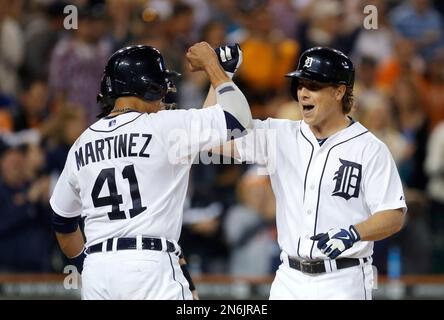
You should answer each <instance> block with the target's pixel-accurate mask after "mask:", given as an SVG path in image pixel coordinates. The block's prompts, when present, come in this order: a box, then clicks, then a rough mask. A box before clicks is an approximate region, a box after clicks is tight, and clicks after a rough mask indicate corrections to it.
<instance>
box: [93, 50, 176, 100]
mask: <svg viewBox="0 0 444 320" xmlns="http://www.w3.org/2000/svg"><path fill="white" fill-rule="evenodd" d="M178 76H179V74H178V73H177V72H175V71H169V70H168V69H167V68H166V67H165V63H164V61H163V57H162V55H161V54H160V52H159V50H157V49H156V48H154V47H150V46H145V45H135V46H130V47H126V48H123V49H120V50H119V51H117V52H115V53H114V54H113V55H112V56H111V57H110V58H109V60H108V63H107V65H106V67H105V71H104V74H103V78H102V82H101V85H100V93H99V94H98V96H97V102H99V103H100V104H102V106H103V107H105V108H109V107H111V106H113V105H114V102H115V100H116V99H117V98H118V97H123V96H135V97H139V98H141V99H143V100H147V101H155V100H161V99H163V98H164V97H165V95H166V94H167V91H168V89H169V87H170V84H171V82H172V79H174V78H176V77H178Z"/></svg>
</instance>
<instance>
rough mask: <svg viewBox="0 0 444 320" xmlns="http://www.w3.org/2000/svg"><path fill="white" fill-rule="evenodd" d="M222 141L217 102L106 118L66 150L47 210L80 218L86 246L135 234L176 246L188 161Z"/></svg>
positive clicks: (222, 123)
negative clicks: (64, 160)
mask: <svg viewBox="0 0 444 320" xmlns="http://www.w3.org/2000/svg"><path fill="white" fill-rule="evenodd" d="M226 140H227V128H226V122H225V116H224V112H223V110H222V108H221V107H220V106H219V105H216V106H213V107H210V108H205V109H202V110H195V109H191V110H174V111H160V112H157V113H152V114H146V113H139V112H127V113H124V114H120V115H118V116H113V117H105V118H103V119H100V120H99V121H97V122H96V123H94V124H93V125H92V126H91V127H89V128H88V129H87V130H85V132H83V133H82V135H81V136H80V137H79V138H78V139H77V141H76V142H75V143H74V145H73V146H72V147H71V149H70V151H69V154H68V157H67V160H66V164H65V168H64V169H63V172H62V174H61V176H60V178H59V180H58V182H57V185H56V187H55V190H54V193H53V195H52V197H51V200H50V203H51V206H52V208H53V210H54V211H55V212H56V213H57V214H58V215H60V216H63V217H68V218H69V217H76V216H79V215H81V216H82V217H85V235H86V239H87V243H86V246H87V247H88V246H91V245H94V244H97V243H99V242H102V241H104V240H106V239H109V238H115V237H136V236H139V235H143V236H149V237H164V238H166V239H170V240H175V241H178V239H179V236H180V231H181V227H182V211H183V204H184V200H185V194H186V190H187V187H188V177H189V170H190V167H191V164H192V159H193V158H194V156H195V155H197V154H198V152H199V150H201V149H206V148H211V147H214V146H219V145H220V144H222V143H224V142H225V141H226Z"/></svg>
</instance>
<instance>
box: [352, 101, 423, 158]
mask: <svg viewBox="0 0 444 320" xmlns="http://www.w3.org/2000/svg"><path fill="white" fill-rule="evenodd" d="M359 107H360V109H363V110H362V113H361V117H360V122H361V123H362V124H363V125H364V126H365V127H366V128H367V129H368V130H369V131H370V132H372V133H373V134H374V135H375V136H376V137H377V138H379V139H381V141H382V142H384V143H385V144H386V145H387V147H388V148H389V150H390V152H391V154H392V156H393V160H395V163H396V165H397V166H398V167H399V166H401V165H402V163H403V162H404V161H406V160H407V159H409V158H410V157H411V156H412V154H413V151H414V148H415V146H414V145H411V144H409V143H408V142H407V139H406V138H405V137H404V136H403V135H402V134H401V132H399V130H398V128H397V127H396V124H395V121H394V119H393V110H392V108H391V106H390V104H389V101H388V99H387V98H384V96H374V97H373V98H369V99H367V100H366V101H365V104H361V105H360V106H359Z"/></svg>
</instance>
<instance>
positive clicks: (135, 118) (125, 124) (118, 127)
mask: <svg viewBox="0 0 444 320" xmlns="http://www.w3.org/2000/svg"><path fill="white" fill-rule="evenodd" d="M142 115H143V113H141V114H139V115H138V116H137V117H135V118H134V119H132V120H130V121H128V122H125V123H122V124H121V125H120V126H118V127H116V128H114V129H112V130H96V129H93V128H91V126H90V127H88V129H89V130H91V131H94V132H113V131H115V130H117V129H119V128H121V127H123V126H124V125H127V124H128V123H131V122H133V121H135V120H137V119H138V118H140V116H142Z"/></svg>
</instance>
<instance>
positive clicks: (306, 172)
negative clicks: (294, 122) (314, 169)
mask: <svg viewBox="0 0 444 320" xmlns="http://www.w3.org/2000/svg"><path fill="white" fill-rule="evenodd" d="M299 131H300V132H301V134H302V136H303V137H304V138H305V140H307V141H308V143H309V144H310V145H311V154H310V160H308V165H307V170H305V178H304V197H303V200H302V201H303V202H305V189H306V187H307V176H308V170H309V169H310V165H311V159H312V158H313V152H314V146H313V144H312V143H311V141H310V140H308V139H307V137H306V136H305V135H304V133H303V132H302V130H301V128H300V127H299Z"/></svg>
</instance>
